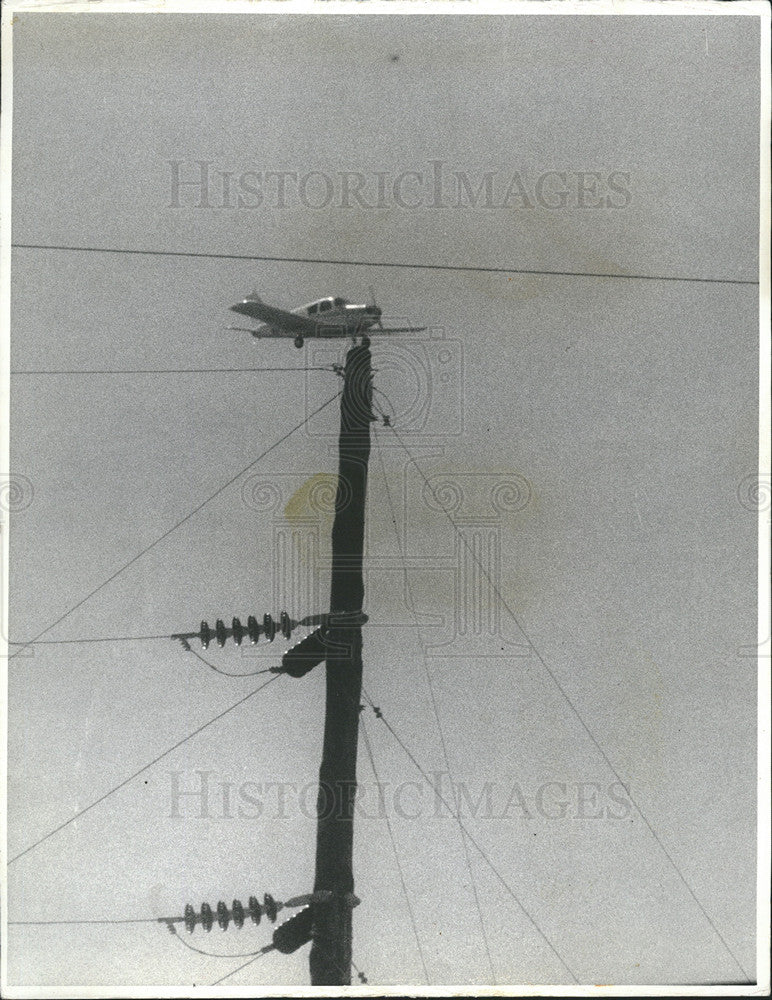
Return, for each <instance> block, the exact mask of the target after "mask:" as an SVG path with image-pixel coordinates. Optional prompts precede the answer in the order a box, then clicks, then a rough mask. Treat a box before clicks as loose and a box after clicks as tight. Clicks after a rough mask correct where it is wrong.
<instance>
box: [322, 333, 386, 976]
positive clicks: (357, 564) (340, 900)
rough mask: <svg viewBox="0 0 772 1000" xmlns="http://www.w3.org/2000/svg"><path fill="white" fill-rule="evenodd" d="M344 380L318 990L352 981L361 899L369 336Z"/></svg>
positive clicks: (349, 358)
mask: <svg viewBox="0 0 772 1000" xmlns="http://www.w3.org/2000/svg"><path fill="white" fill-rule="evenodd" d="M343 378H344V382H343V394H342V398H341V411H340V440H339V462H338V486H337V494H336V500H335V517H334V521H333V527H332V581H331V585H330V617H329V620H328V629H327V631H326V635H325V641H326V643H327V656H326V704H325V717H324V746H323V751H322V763H321V767H320V769H319V795H318V799H317V838H316V874H315V879H314V894H315V896H316V894H323V896H322V898H324V899H325V901H324V902H321V903H317V904H316V905H315V907H314V918H313V925H312V932H311V933H312V944H311V954H310V971H311V984H312V985H313V986H349V985H350V983H351V934H352V909H353V906H354V905H355V902H356V900H355V897H354V873H353V847H354V802H355V797H356V761H357V740H358V735H359V704H360V698H361V691H362V622H363V620H364V616H363V612H362V608H363V604H364V579H363V574H362V550H363V545H364V527H365V498H366V493H367V464H368V461H369V458H370V422H371V421H372V420H373V419H374V418H373V415H372V369H371V355H370V341H369V340H368V338H367V337H362V340H361V343H360V344H358V345H355V346H354V347H352V348H350V350H349V352H348V354H347V355H346V365H345V369H344V373H343ZM317 898H319V897H317Z"/></svg>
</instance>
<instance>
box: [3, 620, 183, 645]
mask: <svg viewBox="0 0 772 1000" xmlns="http://www.w3.org/2000/svg"><path fill="white" fill-rule="evenodd" d="M51 628H53V625H52V626H51ZM171 638H172V636H171V635H105V636H97V637H95V638H88V639H30V641H29V642H18V641H11V640H10V639H9V641H8V645H9V646H67V645H70V644H74V643H83V642H150V641H151V640H158V639H166V640H169V639H171Z"/></svg>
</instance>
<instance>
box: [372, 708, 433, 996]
mask: <svg viewBox="0 0 772 1000" xmlns="http://www.w3.org/2000/svg"><path fill="white" fill-rule="evenodd" d="M359 723H360V725H361V727H362V738H363V741H364V744H365V749H366V750H367V756H368V758H369V760H370V767H371V769H372V772H373V776H374V778H375V782H376V784H377V786H378V788H381V787H382V785H381V779H380V775H379V774H378V769H377V768H376V766H375V757H374V755H373V748H372V746H371V745H370V737H369V736H368V735H367V727H366V726H365V721H364V719H362V718H361V717H360V720H359ZM384 817H385V819H386V827H387V829H388V831H389V838H390V839H391V846H392V850H393V851H394V860H395V861H396V862H397V870H398V871H399V881H400V883H401V885H402V895H403V896H404V897H405V905H406V906H407V912H408V915H409V917H410V924H411V926H412V928H413V936H414V937H415V943H416V947H417V948H418V956H419V958H420V959H421V965H422V966H423V970H424V976H425V977H426V982H427V984H428V985H431V979H430V977H429V970H428V969H427V967H426V959H425V958H424V951H423V948H422V947H421V938H420V937H419V934H418V924H417V923H416V919H415V913H414V912H413V906H412V904H411V902H410V896H409V895H408V891H407V884H406V882H405V873H404V871H403V870H402V862H401V861H400V859H399V851H398V850H397V839H396V837H395V836H394V830H393V829H392V825H391V820H390V819H389V813H388V810H384ZM352 964H353V963H352Z"/></svg>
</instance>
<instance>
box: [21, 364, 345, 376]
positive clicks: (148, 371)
mask: <svg viewBox="0 0 772 1000" xmlns="http://www.w3.org/2000/svg"><path fill="white" fill-rule="evenodd" d="M332 371H333V369H332V368H331V367H329V366H327V365H309V366H307V367H300V366H295V367H292V366H286V367H272V368H88V369H86V368H71V369H68V368H46V369H43V368H36V369H21V368H16V369H13V368H12V369H11V371H10V373H9V374H11V375H212V374H224V375H249V374H252V373H254V372H332Z"/></svg>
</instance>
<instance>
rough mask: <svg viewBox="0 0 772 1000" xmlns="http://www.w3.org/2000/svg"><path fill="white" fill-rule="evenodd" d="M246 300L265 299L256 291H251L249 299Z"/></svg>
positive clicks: (260, 300) (258, 300)
mask: <svg viewBox="0 0 772 1000" xmlns="http://www.w3.org/2000/svg"><path fill="white" fill-rule="evenodd" d="M246 300H247V302H262V301H263V300H262V299H261V298H260V296H259V295H258V294H257V292H256V291H251V292H250V293H249V295H247V299H246Z"/></svg>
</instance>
